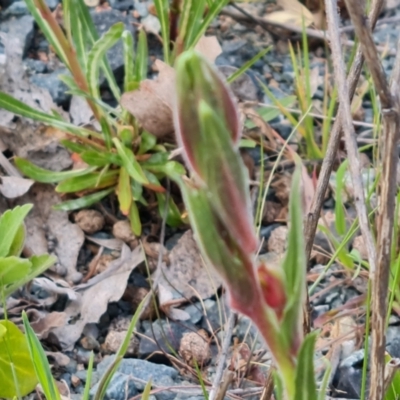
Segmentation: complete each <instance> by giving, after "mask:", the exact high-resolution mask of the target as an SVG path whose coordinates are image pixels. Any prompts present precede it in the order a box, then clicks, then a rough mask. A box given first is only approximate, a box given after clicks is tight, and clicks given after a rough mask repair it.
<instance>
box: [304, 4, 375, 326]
mask: <svg viewBox="0 0 400 400" xmlns="http://www.w3.org/2000/svg"><path fill="white" fill-rule="evenodd" d="M382 4H383V0H374V1H373V3H372V5H371V11H370V14H369V18H370V23H371V27H372V28H373V27H374V26H375V24H376V21H377V19H378V15H379V12H380V10H381V8H382ZM363 63H364V57H363V55H362V52H361V49H360V47H358V48H357V52H356V56H355V58H354V61H353V64H352V66H351V69H350V73H349V76H348V78H347V83H348V95H349V100H351V99H352V98H353V96H354V92H355V90H356V86H357V82H358V79H359V78H360V74H361V70H362V66H363ZM337 117H338V118H337V120H336V121H335V123H334V124H333V127H332V131H331V134H330V136H329V142H328V146H327V149H326V153H325V157H324V160H323V163H322V166H321V171H320V173H319V177H318V183H317V188H316V190H315V195H314V199H313V202H312V205H311V211H310V212H309V213H308V214H307V216H306V220H305V221H304V237H305V242H306V259H307V260H309V258H310V255H311V250H312V247H313V243H314V237H315V232H316V230H317V225H318V219H319V216H320V213H321V209H322V204H323V203H324V199H325V193H326V190H327V188H328V184H329V178H330V175H331V172H332V168H333V164H334V162H335V159H336V157H337V150H338V147H339V142H340V136H341V133H342V121H341V111H340V110H339V113H338V116H337ZM307 297H308V292H307ZM307 300H308V299H307ZM307 307H309V302H308V301H307ZM310 328H311V321H310V312H309V310H306V311H305V313H304V331H305V333H308V332H309V331H310Z"/></svg>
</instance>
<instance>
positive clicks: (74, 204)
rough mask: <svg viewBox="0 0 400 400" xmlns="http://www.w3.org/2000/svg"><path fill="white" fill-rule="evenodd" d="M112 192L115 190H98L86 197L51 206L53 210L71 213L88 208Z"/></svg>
mask: <svg viewBox="0 0 400 400" xmlns="http://www.w3.org/2000/svg"><path fill="white" fill-rule="evenodd" d="M114 190H115V189H114V188H110V189H105V190H100V191H98V192H96V193H92V194H88V195H87V196H82V197H80V198H79V199H75V200H68V201H64V202H62V203H60V204H56V205H55V206H53V208H54V209H55V210H61V211H72V210H79V209H81V208H86V207H90V206H92V205H93V204H96V203H98V202H99V201H100V200H102V199H104V197H106V196H108V195H109V194H110V193H112V192H113V191H114Z"/></svg>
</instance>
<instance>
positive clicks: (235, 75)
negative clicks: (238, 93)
mask: <svg viewBox="0 0 400 400" xmlns="http://www.w3.org/2000/svg"><path fill="white" fill-rule="evenodd" d="M270 50H271V47H267V48H266V49H263V50H261V51H260V52H259V53H258V54H256V55H255V56H254V57H253V58H252V59H250V60H249V61H247V62H245V63H244V64H243V65H242V66H241V67H240V68H238V70H237V71H235V72H234V73H233V74H232V75H231V76H230V77H229V78H228V79H227V82H228V83H232V82H234V81H235V80H236V79H237V78H239V77H240V76H241V75H243V74H244V73H245V72H246V71H247V70H248V69H249V68H251V67H252V66H253V64H254V63H256V62H257V61H258V60H259V59H260V58H262V57H264V56H265V55H266V54H267V53H268V52H269V51H270Z"/></svg>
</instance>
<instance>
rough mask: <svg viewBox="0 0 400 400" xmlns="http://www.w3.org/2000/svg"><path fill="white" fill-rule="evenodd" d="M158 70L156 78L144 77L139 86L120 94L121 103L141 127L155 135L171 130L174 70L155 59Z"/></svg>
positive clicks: (161, 134)
mask: <svg viewBox="0 0 400 400" xmlns="http://www.w3.org/2000/svg"><path fill="white" fill-rule="evenodd" d="M155 66H156V68H157V69H158V71H159V74H158V77H157V78H156V79H153V80H151V79H146V80H144V81H142V82H141V83H140V87H139V89H137V90H134V91H132V92H127V93H124V94H123V95H122V98H121V105H122V107H124V108H125V109H126V110H128V111H129V112H130V113H131V114H132V115H133V116H134V117H135V118H136V119H137V120H138V121H139V123H140V124H141V125H142V127H143V128H144V129H145V130H147V131H149V132H150V133H152V134H153V135H155V136H157V137H163V136H165V135H168V134H169V133H171V132H173V130H174V124H173V118H172V106H173V97H174V96H173V93H174V92H175V70H174V69H173V68H172V67H170V66H169V65H167V64H165V63H164V62H162V61H160V60H156V61H155Z"/></svg>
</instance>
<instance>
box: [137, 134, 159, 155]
mask: <svg viewBox="0 0 400 400" xmlns="http://www.w3.org/2000/svg"><path fill="white" fill-rule="evenodd" d="M156 144H157V138H156V137H155V136H154V135H152V134H151V133H149V132H147V131H143V132H142V134H141V135H140V146H139V151H138V154H145V153H147V152H148V151H149V150H151V149H153V147H154V146H155V145H156Z"/></svg>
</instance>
